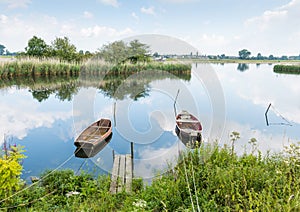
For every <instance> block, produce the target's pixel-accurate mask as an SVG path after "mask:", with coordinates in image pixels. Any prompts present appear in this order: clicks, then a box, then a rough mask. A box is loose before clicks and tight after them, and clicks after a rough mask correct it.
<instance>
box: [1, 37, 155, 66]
mask: <svg viewBox="0 0 300 212" xmlns="http://www.w3.org/2000/svg"><path fill="white" fill-rule="evenodd" d="M4 53H5V46H4V45H0V55H3V54H4ZM6 55H7V51H6ZM17 55H18V56H20V57H22V56H28V57H35V58H40V59H43V58H56V59H59V60H60V61H65V62H82V61H84V60H86V59H89V58H91V57H96V58H98V59H99V58H100V59H103V60H105V61H106V62H109V63H111V64H120V63H125V62H128V61H129V62H131V63H137V62H139V61H142V62H146V61H149V59H150V57H149V56H150V50H149V46H147V45H146V44H143V43H140V42H139V41H138V40H133V41H131V42H129V43H125V42H124V41H115V42H112V43H109V44H105V45H103V46H102V47H101V48H99V49H98V51H97V52H95V53H91V52H89V51H85V52H84V51H83V50H80V51H77V48H76V46H75V45H74V44H72V43H71V41H70V39H69V38H68V37H63V38H56V39H55V40H53V41H52V42H51V44H50V45H49V44H47V43H46V42H45V41H44V40H43V39H42V38H39V37H37V36H33V37H32V38H31V39H29V40H28V43H27V46H26V48H25V51H23V52H19V53H17Z"/></svg>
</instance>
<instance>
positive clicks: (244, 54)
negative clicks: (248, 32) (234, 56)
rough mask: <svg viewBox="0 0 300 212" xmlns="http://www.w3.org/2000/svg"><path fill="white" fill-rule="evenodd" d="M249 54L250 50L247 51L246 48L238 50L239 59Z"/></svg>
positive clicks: (245, 57)
mask: <svg viewBox="0 0 300 212" xmlns="http://www.w3.org/2000/svg"><path fill="white" fill-rule="evenodd" d="M250 55H251V52H250V51H248V50H247V49H243V50H241V51H239V57H240V59H248V58H249V57H250Z"/></svg>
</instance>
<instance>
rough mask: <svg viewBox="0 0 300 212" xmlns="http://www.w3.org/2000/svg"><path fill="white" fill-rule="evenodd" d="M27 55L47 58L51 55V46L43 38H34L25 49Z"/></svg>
mask: <svg viewBox="0 0 300 212" xmlns="http://www.w3.org/2000/svg"><path fill="white" fill-rule="evenodd" d="M25 54H26V55H29V56H34V57H46V56H48V55H49V46H48V45H47V44H46V42H45V41H44V40H43V39H42V38H38V37H37V36H33V37H32V38H31V39H30V40H29V41H28V45H27V47H26V48H25Z"/></svg>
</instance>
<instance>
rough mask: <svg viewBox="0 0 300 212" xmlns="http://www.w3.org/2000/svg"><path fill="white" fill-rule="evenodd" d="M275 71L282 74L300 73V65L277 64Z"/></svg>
mask: <svg viewBox="0 0 300 212" xmlns="http://www.w3.org/2000/svg"><path fill="white" fill-rule="evenodd" d="M273 71H274V72H275V73H280V74H300V65H275V66H274V68H273Z"/></svg>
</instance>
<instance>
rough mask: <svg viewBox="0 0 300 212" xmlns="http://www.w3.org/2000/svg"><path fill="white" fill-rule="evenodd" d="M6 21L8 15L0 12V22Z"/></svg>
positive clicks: (4, 22)
mask: <svg viewBox="0 0 300 212" xmlns="http://www.w3.org/2000/svg"><path fill="white" fill-rule="evenodd" d="M7 21H8V17H7V16H6V15H3V14H1V15H0V23H2V24H6V23H7Z"/></svg>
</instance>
